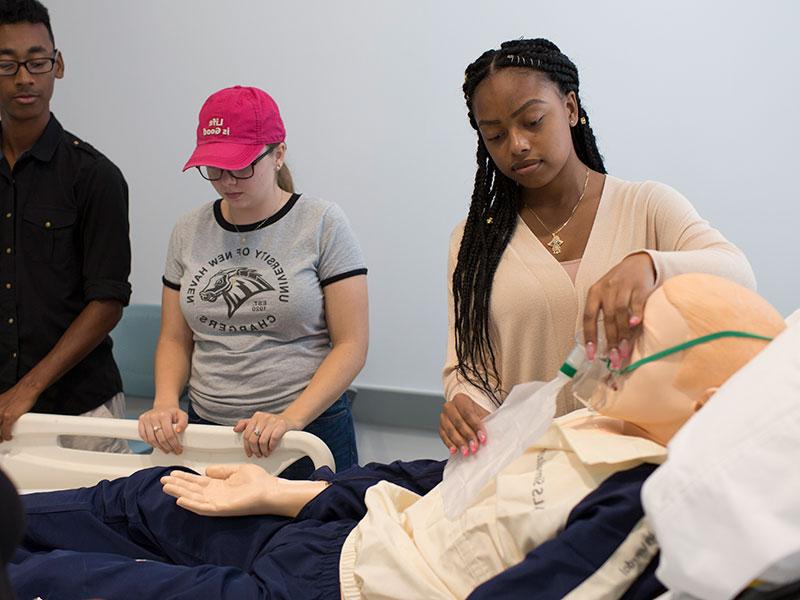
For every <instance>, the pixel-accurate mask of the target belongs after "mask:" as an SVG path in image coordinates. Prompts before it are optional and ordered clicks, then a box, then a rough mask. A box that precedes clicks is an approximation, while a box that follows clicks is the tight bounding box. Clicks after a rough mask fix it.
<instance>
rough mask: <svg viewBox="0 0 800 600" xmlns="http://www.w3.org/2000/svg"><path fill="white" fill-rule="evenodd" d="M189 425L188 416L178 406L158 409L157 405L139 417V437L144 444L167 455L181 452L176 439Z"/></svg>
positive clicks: (178, 441) (181, 448)
mask: <svg viewBox="0 0 800 600" xmlns="http://www.w3.org/2000/svg"><path fill="white" fill-rule="evenodd" d="M188 423H189V415H187V414H186V412H185V411H183V410H181V409H180V407H178V405H177V404H176V405H174V406H171V407H168V408H160V407H159V406H158V405H157V404H156V405H154V406H153V408H151V409H150V410H148V411H147V412H145V413H142V414H141V415H139V437H140V438H142V439H143V440H144V441H145V442H147V443H148V444H150V445H151V446H153V448H158V449H159V450H161V451H162V452H166V453H167V454H169V453H170V452H174V453H175V454H180V453H181V452H183V446H182V445H181V441H180V439H179V438H178V434H179V433H182V432H183V431H184V430H185V429H186V426H187V425H188Z"/></svg>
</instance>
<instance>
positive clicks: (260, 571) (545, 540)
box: [10, 274, 784, 599]
mask: <svg viewBox="0 0 800 600" xmlns="http://www.w3.org/2000/svg"><path fill="white" fill-rule="evenodd" d="M783 327H784V325H783V320H782V319H781V317H780V315H779V314H778V313H777V312H776V311H775V310H774V309H773V308H772V307H771V306H769V305H768V304H767V303H766V302H765V301H764V300H763V299H761V298H760V297H759V296H757V295H756V294H754V293H753V292H750V291H748V290H746V289H744V288H741V287H739V286H738V285H736V284H733V283H730V282H727V281H725V280H722V279H720V278H717V277H714V276H709V275H695V274H691V275H681V276H679V277H676V278H673V279H670V280H668V281H667V282H665V284H664V285H663V286H662V287H661V288H660V289H659V290H657V291H656V292H655V293H654V294H652V295H651V297H650V299H649V300H648V303H647V306H646V309H645V318H644V323H643V333H642V335H641V337H640V339H639V340H638V342H637V345H636V347H635V350H634V352H633V355H632V357H631V362H632V363H636V362H637V361H639V360H640V359H645V358H647V357H649V356H651V355H653V354H655V353H657V352H660V351H663V350H666V349H669V348H672V347H674V346H677V345H679V344H682V343H685V342H687V341H690V340H692V339H694V338H697V337H699V336H703V335H706V334H710V333H715V332H719V331H728V330H744V331H747V332H750V333H753V334H758V335H761V336H766V337H769V338H771V337H773V336H775V335H777V334H778V333H779V332H780V331H781V330H782V329H783ZM766 344H767V342H766V341H763V340H754V339H735V338H722V339H716V340H714V341H711V342H708V343H704V344H700V345H697V346H694V347H692V348H691V349H689V350H683V351H679V352H676V353H674V354H671V355H669V356H667V357H665V358H662V359H658V360H653V361H652V362H647V363H646V364H643V365H642V366H640V367H639V368H637V369H636V370H634V371H632V372H631V373H629V374H622V375H620V376H619V377H618V378H617V380H616V381H615V383H614V386H615V388H616V389H611V388H605V389H600V388H598V391H597V396H596V398H597V400H598V404H601V402H599V400H602V405H603V406H602V415H591V414H589V413H588V412H587V411H577V412H576V413H572V414H570V415H567V416H565V417H563V418H561V419H558V420H557V421H556V422H554V424H553V426H552V427H551V428H550V430H548V431H547V432H546V433H545V435H544V436H542V438H541V439H540V440H539V441H538V442H537V443H536V444H534V446H532V447H531V448H529V449H528V450H527V451H526V452H525V453H524V454H523V455H522V456H520V457H519V458H518V459H516V460H515V461H514V462H513V463H511V464H510V465H509V466H508V467H506V469H504V470H503V471H502V472H501V473H500V474H499V475H498V477H497V479H496V480H495V481H492V482H491V483H489V484H488V485H487V486H486V488H484V490H483V492H482V493H481V494H480V495H479V497H478V498H476V499H475V501H474V502H473V503H472V505H471V506H470V507H469V508H467V510H466V511H465V513H464V514H463V515H462V516H461V517H459V519H457V520H454V521H450V520H448V519H447V518H445V517H444V515H443V513H442V506H441V505H442V502H441V497H440V496H439V494H438V490H437V489H436V484H437V483H438V482H439V481H440V479H441V473H442V468H443V465H442V464H441V463H437V462H433V461H415V462H412V463H393V464H391V465H377V464H372V465H367V466H365V467H360V468H354V469H351V470H348V471H345V472H343V473H340V474H337V475H331V474H330V473H329V472H325V471H324V470H323V471H320V472H317V474H316V477H317V479H319V480H318V481H307V482H293V481H285V480H282V479H279V478H277V477H274V476H271V475H268V474H266V473H265V472H264V471H262V470H260V469H258V468H257V467H254V466H251V465H243V466H227V467H213V468H209V470H208V472H207V475H205V476H198V475H192V474H189V473H186V472H183V471H173V472H171V473H169V474H166V472H165V471H164V470H163V469H162V470H159V469H155V470H149V471H141V472H139V473H136V474H134V475H133V476H131V477H129V478H127V479H122V480H117V481H115V482H111V483H103V484H100V485H99V486H96V487H95V488H90V489H84V490H76V491H66V492H55V493H50V494H36V495H32V496H29V497H27V498H26V506H27V509H28V520H29V523H30V527H29V534H28V538H27V539H26V542H25V543H24V546H23V548H22V549H21V550H20V552H18V555H17V557H16V558H15V563H16V564H14V565H12V567H11V569H10V571H11V579H12V582H13V584H14V586H15V588H16V590H17V593H18V594H19V595H20V596H21V597H26V596H31V595H37V594H38V595H41V596H42V597H47V594H48V593H49V592H50V591H56V590H59V591H60V592H61V593H62V594H66V595H67V596H69V595H70V593H71V592H72V591H75V592H76V593H78V592H79V593H80V594H83V595H84V596H86V595H90V596H103V597H109V598H112V597H122V596H126V595H127V596H129V597H133V596H134V595H138V596H141V597H157V596H158V595H159V594H165V593H167V592H169V593H170V594H173V597H184V596H185V597H187V598H189V597H194V598H196V597H199V596H203V597H211V595H213V596H214V597H221V598H227V597H231V598H233V597H234V596H235V597H236V598H237V599H239V598H250V597H253V598H255V597H269V598H284V597H285V598H290V597H296V598H305V597H322V598H327V597H330V598H339V597H340V596H341V597H344V598H360V597H364V598H374V597H383V598H416V597H425V598H460V597H465V596H467V595H470V597H471V598H494V597H508V596H511V595H514V594H516V595H517V596H519V595H524V597H528V598H539V597H541V598H553V597H564V596H566V595H567V594H569V593H576V594H577V593H585V594H587V596H586V597H596V596H603V597H623V598H652V597H654V596H655V595H657V594H658V593H659V591H661V590H663V588H661V586H660V584H659V583H658V581H657V580H656V579H655V577H654V575H653V573H654V570H655V566H656V565H655V563H656V562H657V561H656V560H653V558H654V557H655V555H656V554H657V544H656V542H655V539H654V536H653V535H652V533H650V532H649V530H648V529H647V527H646V525H645V524H644V520H643V514H642V508H641V502H640V499H639V491H640V488H641V485H642V483H643V482H644V480H645V479H646V478H647V476H648V475H649V474H650V473H652V471H653V470H654V469H655V465H657V464H658V463H660V462H661V461H662V460H663V458H664V455H665V449H664V447H663V444H665V443H666V442H667V441H668V440H669V439H670V438H671V437H672V435H674V433H675V432H676V431H677V430H678V429H679V428H680V427H681V425H682V424H683V423H684V422H685V421H686V420H687V419H688V418H689V417H690V416H691V415H692V414H693V413H694V412H695V411H696V410H698V409H699V408H700V407H702V405H703V404H704V403H705V402H706V401H707V400H708V398H710V397H711V395H712V394H713V393H714V390H715V389H716V388H717V387H718V386H720V385H721V384H722V383H723V382H724V381H725V380H726V379H727V378H728V377H729V376H730V375H731V374H732V373H734V372H735V371H736V370H737V369H739V368H740V367H741V366H742V365H743V364H745V363H746V362H747V361H748V360H749V359H750V358H751V357H752V356H754V355H755V354H756V353H758V352H759V351H760V350H761V349H762V348H764V347H765V346H766ZM594 399H595V397H594V396H593V400H594ZM159 481H160V483H161V485H163V491H164V492H166V493H167V494H169V495H171V496H175V497H177V498H178V500H177V504H178V507H176V506H175V503H174V501H172V499H171V498H170V497H169V496H166V495H164V494H163V493H162V492H161V489H160V486H159ZM65 507H67V508H65ZM180 507H184V508H187V509H189V510H188V511H187V510H183V509H182V508H180ZM87 508H91V511H89V510H87ZM189 511H194V512H196V513H199V514H200V515H212V517H211V518H207V517H204V516H198V515H195V514H192V512H189ZM242 515H258V516H242ZM275 515H278V516H275ZM214 516H238V517H237V518H233V519H219V518H214ZM79 531H80V532H81V535H76V534H77V532H79ZM49 549H52V550H56V551H55V552H49V553H48V552H44V553H43V552H41V551H42V550H49ZM35 551H39V553H37V554H34V553H33V552H35ZM141 558H145V559H149V560H148V561H146V562H140V561H135V560H133V559H141ZM164 563H167V564H164ZM168 563H172V564H168ZM176 563H177V564H180V565H185V566H176ZM98 572H102V573H103V574H104V576H103V577H98V576H97V573H98ZM134 574H138V576H134Z"/></svg>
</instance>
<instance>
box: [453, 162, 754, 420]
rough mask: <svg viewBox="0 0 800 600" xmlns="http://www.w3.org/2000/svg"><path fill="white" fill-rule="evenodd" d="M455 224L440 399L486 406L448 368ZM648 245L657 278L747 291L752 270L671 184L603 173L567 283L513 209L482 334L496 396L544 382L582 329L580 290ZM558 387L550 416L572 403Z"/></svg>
mask: <svg viewBox="0 0 800 600" xmlns="http://www.w3.org/2000/svg"><path fill="white" fill-rule="evenodd" d="M463 232H464V221H462V222H461V223H460V224H459V225H458V226H457V227H456V229H455V230H454V231H453V234H452V236H451V238H450V260H449V270H448V274H449V275H448V281H449V287H450V289H449V299H448V301H449V328H448V329H449V332H448V349H447V360H446V363H445V367H444V372H443V378H444V391H445V398H446V399H447V400H448V401H449V400H451V399H452V398H453V396H454V395H455V394H457V393H464V394H467V395H468V396H470V397H471V398H472V399H473V400H474V401H475V402H477V403H478V404H480V405H481V406H482V407H484V408H485V409H486V410H489V411H492V410H494V408H495V404H494V402H493V401H492V400H491V398H489V397H488V395H487V394H486V393H484V392H483V391H482V390H480V389H478V388H476V387H474V386H472V385H470V384H469V383H467V382H466V381H464V380H463V378H462V377H461V375H459V374H458V371H457V364H458V362H457V359H456V352H455V335H454V329H453V321H454V319H453V293H452V280H453V277H452V275H453V270H454V269H455V265H456V260H457V257H458V248H459V246H460V244H461V237H462V235H463ZM637 252H647V253H648V254H649V255H650V256H651V257H652V259H653V264H654V265H655V269H656V283H657V284H660V283H661V282H662V281H664V280H665V279H667V278H669V277H672V276H674V275H678V274H680V273H691V272H700V273H710V274H712V275H718V276H721V277H726V278H728V279H731V280H732V281H735V282H737V283H739V284H741V285H743V286H745V287H748V288H751V289H755V277H754V275H753V270H752V268H751V267H750V264H749V263H748V261H747V259H746V258H745V256H744V254H743V253H742V252H741V250H739V249H738V248H737V247H736V246H734V245H733V244H732V243H730V242H729V241H728V240H726V239H725V238H724V237H723V235H722V234H721V233H720V232H719V231H717V230H716V229H714V228H713V227H711V226H710V225H709V224H708V222H707V221H705V220H703V219H702V218H701V217H700V215H699V214H698V213H697V211H696V210H695V209H694V207H693V206H692V205H691V204H690V203H689V201H688V200H687V199H686V198H685V197H684V196H683V195H681V194H680V193H679V192H677V191H676V190H674V189H673V188H671V187H669V186H667V185H664V184H662V183H657V182H653V181H645V182H630V181H624V180H622V179H618V178H616V177H612V176H610V175H609V176H606V181H605V185H604V187H603V192H602V194H601V197H600V202H599V205H598V208H597V215H596V217H595V220H594V225H593V227H592V230H591V232H590V234H589V239H588V241H587V243H586V248H585V250H584V254H583V257H582V258H581V262H580V265H579V268H578V271H577V274H576V276H575V281H574V283H573V281H572V279H571V278H570V276H569V274H568V273H567V271H566V270H565V269H564V267H563V266H562V265H561V263H559V262H558V261H557V260H556V259H555V257H554V256H553V255H552V254H551V253H550V252H549V251H548V249H547V248H546V247H545V246H544V245H543V244H542V243H541V242H540V241H539V239H538V238H537V237H536V236H535V235H534V234H533V232H532V231H531V230H530V229H529V228H528V227H527V226H526V225H525V223H524V222H523V221H522V219H521V218H520V217H518V220H517V226H516V229H515V230H514V233H513V235H512V237H511V239H510V241H509V243H508V246H507V247H506V249H505V251H504V253H503V255H502V257H501V258H500V263H499V264H498V267H497V271H496V272H495V276H494V281H493V284H492V292H491V298H490V301H489V320H490V332H491V333H490V335H491V339H492V344H493V347H494V351H495V355H496V358H497V369H498V376H499V380H500V386H501V394H500V398H499V399H500V401H501V402H502V400H503V399H504V398H505V397H506V396H507V395H508V392H509V391H510V390H511V388H512V387H513V386H514V385H516V384H518V383H524V382H527V381H549V380H550V379H552V378H553V377H555V375H556V372H557V371H558V368H559V367H560V366H561V364H562V363H563V362H564V359H565V358H566V356H567V354H568V353H569V352H570V350H571V349H572V347H573V346H574V343H575V334H576V332H577V331H578V330H580V329H581V328H582V319H583V310H584V304H585V301H586V296H587V294H588V292H589V288H590V287H591V286H592V284H594V283H595V282H596V281H597V280H598V279H600V278H601V277H602V276H603V275H605V274H606V273H607V272H608V271H609V270H610V269H611V268H612V267H614V266H615V265H617V264H618V263H619V262H620V261H621V260H622V259H624V258H625V257H626V256H628V255H630V254H635V253H637ZM578 407H579V405H578V403H577V401H575V400H574V399H572V398H571V397H567V395H566V394H563V395H562V397H561V398H559V400H558V404H557V409H556V410H557V414H559V415H561V414H565V413H567V412H569V411H571V410H574V409H576V408H578Z"/></svg>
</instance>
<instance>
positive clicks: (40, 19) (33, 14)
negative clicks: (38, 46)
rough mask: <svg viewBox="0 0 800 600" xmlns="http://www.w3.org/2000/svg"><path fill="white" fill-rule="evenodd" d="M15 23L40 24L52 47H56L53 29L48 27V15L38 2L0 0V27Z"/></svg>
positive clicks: (35, 0)
mask: <svg viewBox="0 0 800 600" xmlns="http://www.w3.org/2000/svg"><path fill="white" fill-rule="evenodd" d="M15 23H33V24H37V23H41V24H42V25H44V26H45V27H47V33H48V34H49V35H50V41H51V42H53V46H55V45H56V40H55V38H54V37H53V28H52V27H50V13H49V12H47V7H45V5H44V4H42V3H41V2H39V0H0V25H13V24H15Z"/></svg>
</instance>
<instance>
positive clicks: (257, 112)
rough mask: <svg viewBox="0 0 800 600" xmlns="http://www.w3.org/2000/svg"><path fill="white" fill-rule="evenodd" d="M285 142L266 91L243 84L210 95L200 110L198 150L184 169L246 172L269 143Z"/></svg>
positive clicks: (284, 133) (272, 101)
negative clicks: (216, 168) (211, 168)
mask: <svg viewBox="0 0 800 600" xmlns="http://www.w3.org/2000/svg"><path fill="white" fill-rule="evenodd" d="M285 139H286V129H284V127H283V121H282V120H281V113H280V112H279V111H278V105H277V104H276V103H275V100H273V99H272V97H270V95H269V94H267V93H266V92H265V91H263V90H260V89H258V88H254V87H242V86H240V85H237V86H234V87H230V88H225V89H224V90H220V91H218V92H215V93H213V94H211V95H210V96H209V97H208V99H207V100H206V101H205V103H204V104H203V108H201V109H200V122H199V124H198V125H197V147H196V148H195V149H194V152H193V153H192V155H191V156H190V157H189V160H188V161H187V162H186V164H185V165H184V167H183V170H184V171H185V170H186V169H190V168H191V167H197V166H203V165H204V166H208V167H219V168H220V169H230V170H232V171H233V170H236V169H243V168H244V167H246V166H247V165H249V164H250V163H251V162H253V161H254V160H255V159H256V157H258V155H259V154H261V151H262V149H263V148H264V146H266V145H267V144H277V143H279V142H282V141H284V140H285Z"/></svg>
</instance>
